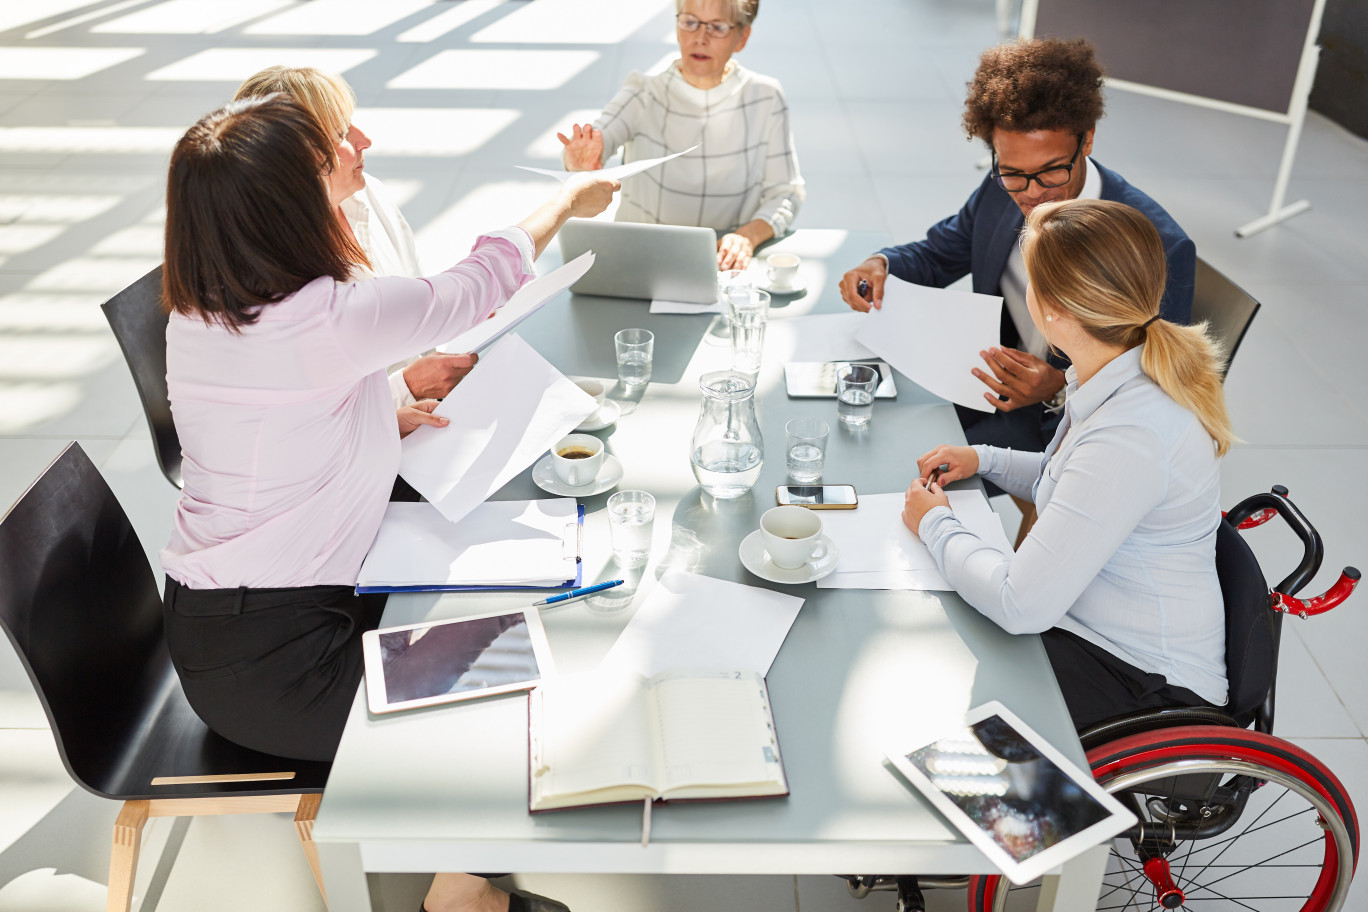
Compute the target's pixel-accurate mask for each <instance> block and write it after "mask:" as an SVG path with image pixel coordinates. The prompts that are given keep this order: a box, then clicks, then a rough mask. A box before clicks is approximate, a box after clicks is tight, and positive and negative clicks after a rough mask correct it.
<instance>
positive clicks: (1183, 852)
mask: <svg viewBox="0 0 1368 912" xmlns="http://www.w3.org/2000/svg"><path fill="white" fill-rule="evenodd" d="M1275 517H1278V518H1281V519H1282V520H1283V521H1284V522H1285V523H1286V524H1287V525H1288V526H1289V527H1290V528H1291V530H1292V531H1293V532H1294V533H1295V534H1296V536H1297V538H1298V539H1300V541H1301V543H1302V547H1303V554H1302V558H1301V562H1300V563H1299V564H1298V565H1297V567H1296V569H1295V570H1293V571H1292V573H1291V574H1290V575H1289V576H1288V577H1287V578H1286V579H1284V580H1283V581H1282V582H1280V583H1279V584H1278V585H1277V586H1276V587H1274V588H1273V589H1271V590H1270V589H1269V588H1268V585H1267V584H1266V583H1265V582H1264V576H1263V572H1262V570H1261V569H1260V567H1259V563H1258V560H1257V559H1256V558H1255V557H1254V553H1253V551H1251V550H1250V548H1249V545H1248V544H1246V542H1245V540H1244V539H1243V538H1242V537H1241V535H1240V534H1239V532H1238V531H1237V530H1241V529H1250V528H1253V527H1255V526H1259V525H1262V524H1264V523H1266V522H1268V521H1269V520H1271V519H1274V518H1275ZM1323 556H1324V547H1323V544H1322V542H1321V537H1320V535H1319V533H1317V532H1316V530H1315V528H1313V527H1312V525H1311V523H1310V522H1308V521H1307V519H1306V517H1305V516H1304V515H1303V514H1302V512H1301V511H1300V510H1299V509H1298V508H1297V507H1296V506H1295V505H1294V504H1293V503H1292V501H1291V500H1289V499H1288V492H1287V489H1286V488H1284V487H1282V486H1281V485H1279V486H1276V487H1274V488H1273V489H1272V491H1271V493H1267V494H1256V495H1254V496H1253V497H1250V498H1248V499H1246V500H1244V501H1241V502H1240V503H1239V504H1238V505H1236V506H1235V507H1234V508H1232V509H1231V510H1230V511H1229V512H1228V513H1226V514H1225V518H1224V520H1223V521H1222V523H1221V524H1220V526H1219V528H1218V530H1217V537H1216V569H1217V574H1218V576H1219V577H1220V581H1221V591H1222V596H1223V599H1224V602H1225V618H1226V666H1227V678H1228V681H1229V697H1228V702H1227V704H1226V706H1225V707H1224V708H1223V709H1219V710H1218V709H1209V708H1170V709H1160V710H1147V711H1144V712H1140V713H1134V714H1130V715H1125V716H1120V717H1117V718H1114V719H1109V720H1106V721H1104V722H1100V723H1098V724H1096V725H1093V726H1091V727H1090V728H1088V729H1086V730H1085V731H1083V732H1080V734H1079V739H1080V740H1081V742H1082V744H1083V748H1084V750H1085V751H1086V752H1087V757H1088V765H1089V767H1090V768H1091V770H1092V773H1093V776H1094V778H1095V779H1096V780H1097V782H1098V783H1099V784H1100V785H1101V786H1102V787H1103V788H1105V789H1106V790H1107V791H1108V792H1110V793H1111V794H1112V795H1114V796H1115V797H1116V798H1118V799H1119V800H1120V801H1121V802H1122V803H1123V804H1125V805H1126V806H1127V807H1128V808H1129V809H1130V810H1131V811H1133V812H1134V813H1135V816H1136V818H1137V819H1138V820H1139V823H1138V824H1137V825H1136V826H1134V827H1132V828H1131V829H1130V830H1128V831H1127V832H1125V833H1122V834H1121V835H1119V836H1118V837H1116V838H1115V839H1114V840H1113V841H1112V843H1111V854H1110V857H1109V859H1108V862H1107V868H1106V873H1105V874H1104V877H1103V884H1102V890H1101V893H1100V895H1099V897H1098V901H1097V910H1098V912H1104V910H1114V912H1122V910H1125V912H1149V910H1157V909H1189V910H1193V912H1197V910H1202V909H1208V910H1222V912H1224V910H1246V909H1253V910H1259V912H1284V910H1286V912H1336V910H1338V909H1340V908H1341V907H1342V906H1343V904H1344V900H1345V896H1346V895H1347V894H1348V892H1349V884H1350V882H1351V880H1352V879H1353V876H1354V869H1355V866H1356V865H1357V863H1358V850H1359V828H1358V819H1357V817H1356V815H1355V812H1354V806H1353V803H1352V802H1351V801H1350V799H1349V793H1348V791H1347V790H1346V789H1345V788H1344V786H1343V785H1342V784H1341V783H1340V781H1339V780H1338V779H1337V778H1336V777H1335V774H1334V773H1332V772H1331V771H1330V770H1329V769H1328V768H1326V767H1325V765H1324V764H1322V763H1321V762H1320V761H1319V760H1317V759H1316V758H1315V757H1313V756H1311V755H1310V754H1309V753H1307V752H1306V751H1304V750H1302V749H1301V748H1299V747H1297V746H1295V745H1293V744H1290V743H1288V742H1286V741H1283V740H1282V739H1280V738H1276V737H1274V736H1273V708H1274V695H1275V676H1276V673H1277V667H1278V647H1279V643H1280V637H1281V632H1282V617H1283V615H1284V614H1289V613H1291V614H1295V615H1297V616H1298V617H1301V618H1307V617H1310V616H1311V615H1315V614H1323V613H1324V612H1326V611H1329V610H1330V609H1332V608H1334V607H1335V606H1336V605H1338V604H1339V603H1340V602H1342V601H1344V600H1345V599H1346V598H1348V596H1349V594H1350V593H1351V592H1352V591H1353V590H1354V587H1355V586H1356V585H1358V582H1359V571H1358V570H1356V569H1355V568H1353V567H1346V568H1344V570H1343V571H1342V573H1341V574H1340V577H1339V579H1338V580H1337V581H1336V582H1335V584H1334V585H1333V586H1331V587H1330V589H1328V590H1327V591H1326V592H1325V593H1324V594H1322V595H1319V596H1316V597H1314V598H1310V599H1299V598H1296V594H1297V593H1298V592H1300V591H1301V590H1302V589H1303V588H1304V587H1305V586H1306V584H1307V583H1309V582H1310V581H1311V579H1312V578H1313V577H1314V576H1315V575H1316V572H1317V571H1318V570H1319V569H1320V565H1321V560H1322V558H1323ZM845 879H846V881H847V885H848V886H849V888H850V892H851V894H852V895H854V896H855V897H856V898H863V897H865V896H866V895H868V894H869V893H870V892H871V891H874V890H896V891H897V894H898V904H897V908H898V912H921V910H924V909H925V899H924V897H923V895H922V892H921V891H922V890H923V889H928V888H935V887H956V888H960V887H967V889H968V908H969V912H1015V910H1018V909H1020V910H1030V909H1035V908H1036V901H1037V899H1038V897H1039V891H1040V885H1039V884H1038V883H1037V884H1029V885H1026V886H1021V887H1018V886H1014V885H1012V884H1011V883H1010V882H1009V881H1008V880H1007V879H1006V878H1005V877H1002V876H1001V875H996V874H994V875H976V876H973V877H968V878H965V877H959V878H934V879H932V878H918V877H916V876H911V875H905V876H898V877H887V876H855V875H845Z"/></svg>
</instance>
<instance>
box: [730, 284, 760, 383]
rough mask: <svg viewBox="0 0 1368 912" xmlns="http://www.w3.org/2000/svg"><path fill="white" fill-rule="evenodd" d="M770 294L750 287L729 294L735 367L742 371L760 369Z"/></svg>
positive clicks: (751, 371)
mask: <svg viewBox="0 0 1368 912" xmlns="http://www.w3.org/2000/svg"><path fill="white" fill-rule="evenodd" d="M769 306H770V296H769V294H768V293H767V292H763V291H759V290H756V289H752V288H748V289H745V290H744V291H743V292H736V291H733V292H731V293H730V294H728V295H727V319H728V321H729V322H730V324H731V367H732V370H734V371H737V372H739V373H742V374H756V373H759V372H760V359H761V355H762V354H763V353H764V349H765V324H766V323H767V322H768V321H769Z"/></svg>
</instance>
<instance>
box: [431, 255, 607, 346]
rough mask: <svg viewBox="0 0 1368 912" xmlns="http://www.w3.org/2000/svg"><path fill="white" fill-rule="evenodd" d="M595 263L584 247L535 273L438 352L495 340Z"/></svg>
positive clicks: (572, 282) (539, 308)
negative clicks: (561, 262) (566, 259)
mask: <svg viewBox="0 0 1368 912" xmlns="http://www.w3.org/2000/svg"><path fill="white" fill-rule="evenodd" d="M593 265H594V251H592V250H586V251H585V252H584V253H582V254H580V255H579V256H577V257H575V258H574V259H573V260H571V261H570V262H568V263H566V264H565V265H564V266H561V267H559V268H558V269H553V270H551V271H550V272H548V273H547V274H546V275H544V276H537V277H536V278H535V279H533V280H532V281H530V282H528V283H527V284H526V285H524V286H523V287H522V288H519V289H518V290H517V291H515V292H513V297H511V298H509V299H508V302H507V303H506V304H504V306H503V307H500V308H499V309H498V310H496V311H494V315H493V316H492V317H490V318H489V319H488V320H485V321H484V322H483V323H481V324H480V325H479V326H475V327H472V328H471V329H467V330H466V331H465V332H463V333H461V334H460V335H459V336H457V337H456V338H454V339H452V340H451V341H450V342H448V343H446V344H445V345H439V346H438V347H437V350H438V351H440V352H473V351H479V350H480V349H482V348H484V347H486V346H488V345H489V344H490V343H492V342H495V341H497V340H498V339H499V338H500V337H502V336H503V335H504V333H506V332H509V331H510V330H512V329H513V328H515V327H516V326H517V325H518V324H519V323H521V322H522V321H523V320H526V319H527V318H528V317H530V316H532V315H533V314H534V313H536V312H537V311H538V310H541V308H542V305H544V304H546V302H548V301H550V300H551V299H552V298H554V297H555V296H556V295H558V294H560V293H561V292H562V291H564V290H565V289H567V288H569V287H570V286H571V285H573V284H575V283H576V282H578V281H579V280H580V278H581V277H582V276H583V275H584V274H585V273H586V272H588V271H589V267H590V266H593Z"/></svg>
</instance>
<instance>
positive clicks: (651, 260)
mask: <svg viewBox="0 0 1368 912" xmlns="http://www.w3.org/2000/svg"><path fill="white" fill-rule="evenodd" d="M560 249H561V260H562V262H565V263H568V262H570V261H571V260H573V259H574V258H575V257H577V256H579V255H580V254H582V253H584V252H585V251H586V250H592V251H594V266H593V268H592V269H590V270H589V271H588V272H587V273H585V274H584V278H582V279H580V280H579V281H578V282H576V283H575V284H574V285H571V286H570V290H571V291H572V292H574V293H575V294H584V295H604V296H606V297H610V298H644V299H646V300H660V301H683V302H685V303H688V304H711V303H713V302H714V301H716V300H717V235H716V234H715V233H714V232H713V230H712V229H711V228H691V227H686V226H683V225H643V224H640V223H638V222H600V221H594V220H591V219H571V220H570V221H568V222H566V223H565V227H563V228H561V230H560Z"/></svg>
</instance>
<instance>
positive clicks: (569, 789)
mask: <svg viewBox="0 0 1368 912" xmlns="http://www.w3.org/2000/svg"><path fill="white" fill-rule="evenodd" d="M529 700H530V702H529V709H528V713H529V725H528V738H529V741H530V750H529V751H528V764H529V768H528V808H529V809H530V810H531V811H533V812H534V813H535V812H537V811H549V810H556V809H562V808H572V807H583V806H586V805H597V804H617V803H621V802H638V801H641V800H642V799H644V798H651V799H654V800H655V801H707V800H712V801H721V800H731V799H738V798H761V797H779V796H783V795H787V794H788V781H787V779H786V778H785V776H784V764H783V760H782V759H781V758H780V756H779V741H778V738H777V737H776V735H775V731H774V717H773V715H772V714H771V713H770V705H769V692H768V691H767V690H766V689H765V679H764V678H763V677H761V676H760V675H758V674H756V673H755V672H753V671H668V672H663V673H661V674H658V675H656V676H655V677H653V678H644V677H642V676H640V675H636V674H621V673H614V672H607V671H597V672H585V673H581V674H572V675H561V676H558V677H556V678H554V679H548V680H545V681H543V682H542V683H541V685H540V686H538V688H537V689H536V690H534V691H533V692H532V695H531V697H530V698H529Z"/></svg>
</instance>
